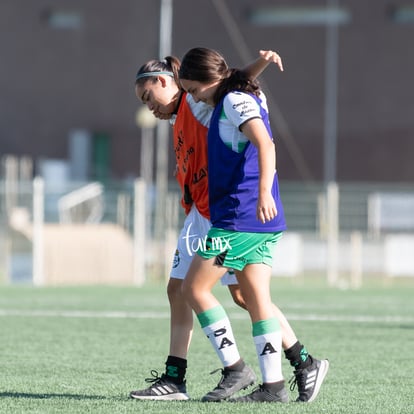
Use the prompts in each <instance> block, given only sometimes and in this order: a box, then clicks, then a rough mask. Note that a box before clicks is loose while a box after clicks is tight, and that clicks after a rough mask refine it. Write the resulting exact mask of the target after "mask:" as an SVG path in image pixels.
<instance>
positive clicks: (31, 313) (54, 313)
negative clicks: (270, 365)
mask: <svg viewBox="0 0 414 414" xmlns="http://www.w3.org/2000/svg"><path fill="white" fill-rule="evenodd" d="M229 314H230V318H231V319H246V318H247V314H246V313H231V312H229ZM0 316H23V317H34V318H37V317H57V318H108V319H110V318H115V319H116V318H117V319H168V318H169V317H170V314H169V313H168V312H123V311H113V312H108V311H102V312H100V311H80V310H74V311H59V310H20V309H0ZM286 317H287V319H289V320H294V321H319V322H363V323H378V322H382V323H414V318H410V317H404V316H384V317H378V316H367V315H352V316H346V315H345V316H344V315H341V316H340V315H316V314H315V315H312V314H308V315H295V314H288V315H286Z"/></svg>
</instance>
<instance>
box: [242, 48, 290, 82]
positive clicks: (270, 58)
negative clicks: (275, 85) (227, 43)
mask: <svg viewBox="0 0 414 414" xmlns="http://www.w3.org/2000/svg"><path fill="white" fill-rule="evenodd" d="M272 62H273V63H275V64H276V65H277V66H278V67H279V69H280V71H281V72H283V64H282V58H281V57H280V56H279V55H278V54H277V53H276V52H273V50H260V51H259V57H258V58H257V59H256V60H255V61H253V62H252V63H249V64H248V65H247V66H246V67H245V68H244V69H243V71H244V72H245V73H246V74H247V76H248V77H249V78H253V79H256V78H257V77H258V76H259V75H260V74H261V73H262V72H263V71H264V70H265V69H266V68H267V66H268V65H269V64H270V63H272Z"/></svg>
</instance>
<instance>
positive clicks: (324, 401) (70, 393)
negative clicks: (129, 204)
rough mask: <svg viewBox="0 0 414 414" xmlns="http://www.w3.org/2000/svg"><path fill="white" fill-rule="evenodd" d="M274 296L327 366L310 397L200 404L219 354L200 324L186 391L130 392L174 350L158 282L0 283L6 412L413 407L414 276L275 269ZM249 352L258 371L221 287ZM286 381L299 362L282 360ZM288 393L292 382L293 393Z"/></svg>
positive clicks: (241, 319) (244, 328)
mask: <svg viewBox="0 0 414 414" xmlns="http://www.w3.org/2000/svg"><path fill="white" fill-rule="evenodd" d="M272 289H273V297H274V301H275V302H276V303H277V304H278V305H279V306H280V307H281V308H282V310H284V312H285V314H286V315H287V316H288V318H289V319H290V321H291V324H292V326H293V327H294V329H295V331H296V333H297V335H298V337H299V339H300V340H301V342H303V343H304V344H305V345H306V346H307V348H308V350H309V351H310V352H311V353H312V354H313V355H315V356H317V357H319V358H321V357H327V358H329V360H330V365H331V367H330V371H329V373H328V376H327V378H326V380H325V383H324V385H323V387H322V390H321V393H320V395H319V397H318V398H317V400H316V401H315V402H313V403H311V404H298V403H294V402H292V403H289V404H285V405H282V404H280V405H279V404H277V405H274V404H256V405H254V406H251V405H243V404H231V403H221V404H215V403H210V404H206V403H201V402H200V398H201V397H202V396H203V395H204V393H206V392H207V391H209V390H210V389H211V388H213V387H214V386H215V384H216V383H217V381H218V380H219V373H217V374H215V375H209V373H210V372H211V371H212V370H214V369H215V368H219V367H220V363H219V360H218V359H217V357H216V355H215V353H214V352H213V350H212V349H211V347H210V344H209V342H208V340H207V339H206V338H205V337H204V335H203V334H202V331H201V330H200V328H199V326H198V323H197V322H196V324H195V332H194V339H193V343H192V346H191V349H190V353H189V357H188V359H189V370H188V375H187V383H188V392H189V393H190V396H191V397H192V400H190V401H185V402H156V401H146V402H142V401H136V400H132V399H130V398H129V397H128V394H129V391H131V390H133V389H137V388H144V387H145V386H146V384H145V381H144V379H145V378H146V377H149V376H150V375H149V374H150V370H151V369H156V370H158V371H159V372H160V373H161V372H162V370H163V368H164V361H165V359H166V356H167V353H168V340H169V316H168V315H169V308H168V303H167V298H166V293H165V287H164V286H162V285H159V286H156V285H149V286H145V287H143V288H132V287H129V288H128V287H70V288H32V287H29V286H0V347H1V348H0V350H1V352H0V372H1V374H0V413H7V414H12V413H19V414H21V413H42V414H45V413H71V414H75V413H99V414H104V413H108V414H109V413H110V414H114V413H144V412H145V413H148V414H162V413H168V414H170V413H171V412H174V411H175V410H179V411H180V413H185V414H186V413H188V414H195V413H209V414H210V413H211V414H214V413H230V414H232V413H240V414H245V413H251V412H253V410H254V412H255V413H256V414H261V413H274V412H278V413H348V414H351V413H355V414H356V413H358V414H361V413H363V414H368V413H375V414H380V413H413V412H414V395H413V390H414V375H413V372H414V358H413V348H414V300H413V291H414V281H410V280H392V281H385V280H378V281H373V280H370V281H368V282H365V283H364V286H363V288H361V289H360V290H357V291H353V290H338V289H332V288H328V287H326V285H325V283H324V282H323V281H321V280H313V279H312V280H309V279H306V280H304V279H297V280H290V279H289V280H288V279H275V280H274V281H273V284H272ZM216 293H217V295H218V296H219V297H220V298H221V299H222V301H223V302H222V303H223V304H224V306H225V307H226V309H227V310H228V313H229V315H230V318H231V319H232V321H233V329H234V331H235V335H236V338H237V339H238V346H239V349H240V352H241V354H242V355H243V357H244V359H245V360H246V361H247V362H248V363H249V364H251V365H252V366H253V367H254V369H255V371H256V373H257V374H259V377H260V372H259V369H258V364H257V360H256V355H255V351H254V346H253V343H252V338H251V336H250V322H249V320H248V316H247V313H245V312H244V311H242V310H240V309H238V308H237V307H236V306H235V305H233V304H232V302H231V299H230V295H229V294H228V293H227V291H226V289H225V288H222V287H217V288H216ZM283 369H284V374H285V378H286V380H288V379H289V378H290V377H291V374H292V370H291V368H290V367H289V366H288V364H287V362H286V360H284V362H283ZM290 394H291V397H292V400H294V399H295V398H296V392H290Z"/></svg>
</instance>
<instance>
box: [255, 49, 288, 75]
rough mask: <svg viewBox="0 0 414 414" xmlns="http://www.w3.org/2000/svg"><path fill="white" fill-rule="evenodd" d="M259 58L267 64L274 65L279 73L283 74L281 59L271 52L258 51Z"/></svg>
mask: <svg viewBox="0 0 414 414" xmlns="http://www.w3.org/2000/svg"><path fill="white" fill-rule="evenodd" d="M259 53H260V57H261V58H262V59H264V60H266V61H268V62H273V63H276V65H277V66H279V69H280V71H281V72H283V64H282V58H281V57H280V56H279V55H278V54H277V53H276V52H273V50H260V51H259Z"/></svg>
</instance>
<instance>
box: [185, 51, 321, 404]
mask: <svg viewBox="0 0 414 414" xmlns="http://www.w3.org/2000/svg"><path fill="white" fill-rule="evenodd" d="M179 76H180V82H181V85H182V87H183V88H184V90H185V91H187V92H188V93H189V94H191V95H192V96H193V98H194V100H195V101H196V102H198V101H202V102H205V103H206V104H209V105H211V106H214V112H213V115H212V118H211V121H210V126H209V132H208V183H209V210H210V217H211V223H212V227H211V229H210V230H209V232H208V237H207V248H206V249H204V250H201V249H200V250H199V251H198V252H197V255H195V257H194V259H193V261H192V263H191V265H190V269H189V271H188V273H187V276H186V278H185V279H184V281H183V292H184V296H185V298H186V299H187V302H188V303H189V304H190V305H191V307H192V308H193V310H194V311H195V313H196V315H197V318H198V320H199V322H200V324H201V327H202V329H203V331H204V332H205V334H206V335H207V337H208V338H209V339H210V341H211V344H212V346H213V348H214V349H215V351H216V352H217V354H218V356H219V358H220V360H221V362H222V364H223V367H224V368H223V378H222V380H221V381H220V382H219V384H218V386H217V387H216V388H215V389H214V390H212V391H210V392H209V393H207V394H206V395H205V396H204V397H203V401H219V400H223V399H227V398H228V397H230V396H232V395H233V394H234V393H235V392H237V391H239V390H240V389H243V388H245V387H246V386H248V385H249V383H250V382H251V381H250V372H249V370H248V369H246V368H247V367H246V365H245V363H244V361H243V359H242V358H241V357H240V354H239V352H238V349H237V345H236V341H235V338H234V336H233V333H232V329H231V325H230V321H229V319H228V317H227V315H226V312H225V310H224V308H223V307H222V306H221V304H220V303H219V302H218V301H217V299H216V298H215V296H214V295H213V294H212V288H213V286H214V285H215V283H216V282H217V281H218V280H219V279H220V278H221V277H222V275H223V274H224V273H225V272H226V270H227V269H234V271H235V274H236V276H237V280H238V283H239V285H240V288H241V292H242V295H243V298H244V301H245V303H246V307H247V310H248V312H249V314H250V318H251V321H252V334H253V339H254V343H255V346H256V351H257V355H258V360H259V366H260V370H261V373H262V379H263V384H262V385H260V386H259V387H258V388H257V389H255V390H254V391H253V392H252V393H250V394H248V395H246V396H244V397H239V398H235V399H233V401H243V402H249V401H252V402H264V401H265V402H273V401H274V402H287V401H288V394H287V391H286V389H285V387H284V379H283V374H282V369H281V351H282V332H281V327H280V323H279V320H278V318H277V317H276V316H275V312H274V305H273V304H272V301H271V296H270V288H269V285H270V278H271V265H272V255H273V249H274V247H275V245H276V243H277V241H278V240H279V239H280V237H281V235H282V232H283V231H284V230H285V229H286V224H285V219H284V213H283V207H282V203H281V200H280V196H279V186H278V178H277V172H276V170H275V166H276V153H275V145H274V142H273V138H272V134H271V130H270V126H269V119H268V111H267V106H266V100H265V97H264V95H263V94H262V93H261V92H260V90H259V87H258V85H257V83H256V82H255V81H254V80H252V79H251V78H248V77H247V76H246V74H245V73H243V72H242V71H240V70H230V69H229V68H228V66H227V64H226V62H225V60H224V58H223V57H222V56H221V55H220V54H219V53H217V52H216V51H214V50H211V49H205V48H195V49H192V50H190V51H189V52H188V53H187V54H186V55H185V57H184V58H183V62H182V64H181V68H180V71H179ZM292 348H293V349H291V351H292V352H293V353H294V354H295V355H296V357H295V359H296V361H295V363H293V365H294V366H295V368H296V370H295V379H296V382H297V384H298V388H299V397H298V401H312V400H313V399H315V398H316V396H317V394H318V392H319V389H320V386H321V384H322V381H323V379H324V377H325V375H326V373H327V370H328V367H329V363H328V361H327V360H322V361H319V360H316V359H313V358H312V357H311V356H310V355H309V354H308V353H307V352H306V350H305V349H304V348H303V347H302V346H301V345H300V344H299V343H298V342H296V343H295V344H294V345H293V347H292ZM288 351H289V350H288Z"/></svg>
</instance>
